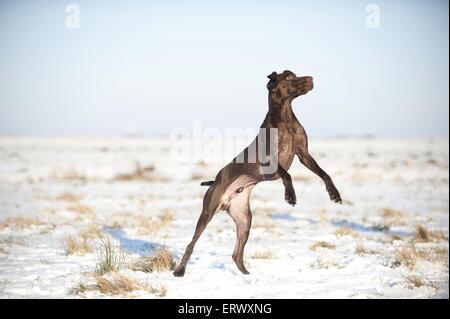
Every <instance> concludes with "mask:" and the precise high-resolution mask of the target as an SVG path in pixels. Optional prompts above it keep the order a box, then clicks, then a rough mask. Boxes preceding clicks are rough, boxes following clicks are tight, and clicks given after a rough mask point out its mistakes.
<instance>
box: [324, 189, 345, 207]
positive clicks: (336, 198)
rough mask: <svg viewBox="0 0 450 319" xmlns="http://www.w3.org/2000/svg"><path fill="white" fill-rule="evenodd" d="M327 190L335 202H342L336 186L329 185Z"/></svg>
mask: <svg viewBox="0 0 450 319" xmlns="http://www.w3.org/2000/svg"><path fill="white" fill-rule="evenodd" d="M327 192H328V195H330V199H331V200H332V201H333V202H336V203H339V204H342V198H341V194H339V191H338V190H337V188H336V187H327Z"/></svg>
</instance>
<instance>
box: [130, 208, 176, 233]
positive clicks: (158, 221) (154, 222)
mask: <svg viewBox="0 0 450 319" xmlns="http://www.w3.org/2000/svg"><path fill="white" fill-rule="evenodd" d="M173 218H174V215H173V213H172V211H170V210H164V211H163V212H162V214H160V215H159V216H157V217H156V218H148V217H146V216H140V217H138V222H139V228H138V234H140V235H149V234H153V233H156V232H158V231H160V230H161V229H162V228H164V227H167V226H168V225H169V224H170V223H171V222H172V220H173Z"/></svg>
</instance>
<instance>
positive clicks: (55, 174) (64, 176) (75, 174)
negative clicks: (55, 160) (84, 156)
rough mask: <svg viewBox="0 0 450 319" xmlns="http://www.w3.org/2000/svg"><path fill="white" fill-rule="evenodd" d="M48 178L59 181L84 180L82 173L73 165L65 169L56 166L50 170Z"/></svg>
mask: <svg viewBox="0 0 450 319" xmlns="http://www.w3.org/2000/svg"><path fill="white" fill-rule="evenodd" d="M50 177H51V178H53V179H59V180H86V176H85V175H84V173H82V172H81V171H79V170H78V169H77V168H76V167H75V166H74V165H70V166H69V167H66V168H61V167H59V166H57V167H55V168H54V169H53V170H52V172H51V174H50Z"/></svg>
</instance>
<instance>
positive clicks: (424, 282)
mask: <svg viewBox="0 0 450 319" xmlns="http://www.w3.org/2000/svg"><path fill="white" fill-rule="evenodd" d="M404 278H405V280H406V283H407V284H408V286H409V287H410V288H420V287H423V286H428V287H432V288H436V286H435V285H434V284H433V283H432V282H431V281H430V280H429V279H428V278H425V277H423V276H421V275H420V274H409V275H406V276H404Z"/></svg>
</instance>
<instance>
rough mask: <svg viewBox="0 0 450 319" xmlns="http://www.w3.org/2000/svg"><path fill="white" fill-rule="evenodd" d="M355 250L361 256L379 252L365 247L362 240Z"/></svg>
mask: <svg viewBox="0 0 450 319" xmlns="http://www.w3.org/2000/svg"><path fill="white" fill-rule="evenodd" d="M355 252H356V253H357V254H358V255H360V256H364V255H373V254H376V253H377V252H376V251H375V250H373V249H368V248H367V247H365V246H364V244H363V243H361V242H359V243H357V244H356V247H355Z"/></svg>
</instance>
